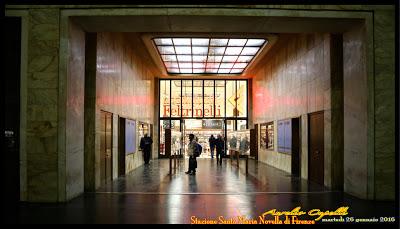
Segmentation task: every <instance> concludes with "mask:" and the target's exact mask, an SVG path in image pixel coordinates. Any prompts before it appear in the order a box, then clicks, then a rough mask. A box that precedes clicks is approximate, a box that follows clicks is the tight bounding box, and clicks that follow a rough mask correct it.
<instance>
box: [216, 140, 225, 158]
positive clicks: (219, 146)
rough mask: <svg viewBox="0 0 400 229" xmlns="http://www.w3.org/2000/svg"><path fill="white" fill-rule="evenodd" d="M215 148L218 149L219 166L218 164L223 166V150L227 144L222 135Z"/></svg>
mask: <svg viewBox="0 0 400 229" xmlns="http://www.w3.org/2000/svg"><path fill="white" fill-rule="evenodd" d="M215 146H216V148H217V165H218V164H220V165H222V156H223V150H224V148H225V142H224V139H222V136H221V135H220V134H218V137H217V140H216V143H215Z"/></svg>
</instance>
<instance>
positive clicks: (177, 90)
mask: <svg viewBox="0 0 400 229" xmlns="http://www.w3.org/2000/svg"><path fill="white" fill-rule="evenodd" d="M181 70H182V69H181ZM180 107H181V81H180V80H172V81H171V117H180V116H181V114H180V110H181V109H180Z"/></svg>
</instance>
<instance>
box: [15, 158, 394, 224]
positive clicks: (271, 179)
mask: <svg viewBox="0 0 400 229" xmlns="http://www.w3.org/2000/svg"><path fill="white" fill-rule="evenodd" d="M244 166H245V161H244V160H241V164H240V168H239V169H238V168H237V167H236V166H235V164H231V162H230V159H224V161H223V164H222V166H218V165H217V164H216V160H215V159H214V160H212V159H208V158H207V159H206V158H205V159H199V160H198V169H197V174H196V175H194V176H193V175H186V174H185V173H184V171H186V169H187V168H186V167H187V162H185V161H180V163H179V164H178V166H177V169H176V171H175V173H173V174H172V176H170V175H169V160H167V159H160V160H155V161H152V163H150V165H147V166H145V165H143V166H141V167H139V168H137V169H136V170H134V171H132V172H131V173H129V174H127V175H126V176H124V177H121V178H119V179H117V180H115V181H114V182H111V183H108V184H106V185H104V186H102V187H101V188H99V189H98V190H97V191H96V192H91V193H85V194H84V195H82V196H80V197H78V198H76V199H74V200H72V201H70V202H69V203H65V204H58V205H54V204H48V205H46V204H33V203H26V204H22V205H21V206H20V216H19V217H20V219H19V221H20V222H22V223H135V224H137V223H138V224H140V223H157V224H159V223H162V224H164V223H166V224H187V223H191V217H192V216H195V217H197V218H198V219H199V220H201V219H217V220H218V219H219V217H220V216H222V217H223V218H224V219H231V218H234V219H237V217H238V216H245V217H246V218H248V219H250V218H254V219H258V216H260V215H261V214H263V213H264V212H266V211H269V210H272V209H275V208H276V209H277V210H280V211H284V210H288V211H291V210H292V209H294V208H295V207H298V206H300V207H301V210H304V211H309V210H311V209H314V208H316V209H321V210H335V209H337V208H339V207H341V206H350V208H349V210H348V212H349V214H350V215H351V216H353V217H376V218H378V217H379V216H387V215H395V212H394V203H393V202H385V201H366V200H361V199H357V198H355V197H352V196H350V195H347V194H345V193H343V192H336V191H329V190H327V189H326V188H324V187H323V186H320V185H318V184H315V183H312V182H310V181H307V180H304V179H300V178H297V177H293V176H291V175H290V174H289V173H286V172H284V171H282V170H279V169H276V168H273V167H271V166H268V165H266V164H264V163H260V162H257V161H255V160H249V173H248V174H247V175H246V174H245V167H244ZM236 223H238V222H236Z"/></svg>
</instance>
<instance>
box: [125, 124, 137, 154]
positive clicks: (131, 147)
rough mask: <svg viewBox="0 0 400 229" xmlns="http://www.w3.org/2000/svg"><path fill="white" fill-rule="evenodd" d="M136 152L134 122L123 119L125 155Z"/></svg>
mask: <svg viewBox="0 0 400 229" xmlns="http://www.w3.org/2000/svg"><path fill="white" fill-rule="evenodd" d="M135 152H136V121H135V120H130V119H125V154H126V155H128V154H132V153H135Z"/></svg>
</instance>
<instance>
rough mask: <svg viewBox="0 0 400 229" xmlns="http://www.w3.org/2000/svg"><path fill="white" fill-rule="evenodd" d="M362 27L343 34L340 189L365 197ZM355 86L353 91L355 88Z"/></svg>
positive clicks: (365, 114)
mask: <svg viewBox="0 0 400 229" xmlns="http://www.w3.org/2000/svg"><path fill="white" fill-rule="evenodd" d="M364 34H365V28H360V29H357V30H353V31H350V32H347V33H345V34H344V35H343V70H344V75H343V89H344V92H343V93H344V174H345V176H344V191H346V192H348V193H350V194H353V195H356V196H359V197H362V198H367V196H368V195H367V185H368V179H367V176H368V173H367V171H368V170H367V169H368V168H367V147H368V140H367V114H368V113H367V99H366V98H367V78H366V77H367V74H366V65H365V61H366V59H365V58H366V57H365V55H366V54H365V53H366V51H365V48H366V47H365V40H364V39H365V35H364ZM355 88H357V90H355Z"/></svg>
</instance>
